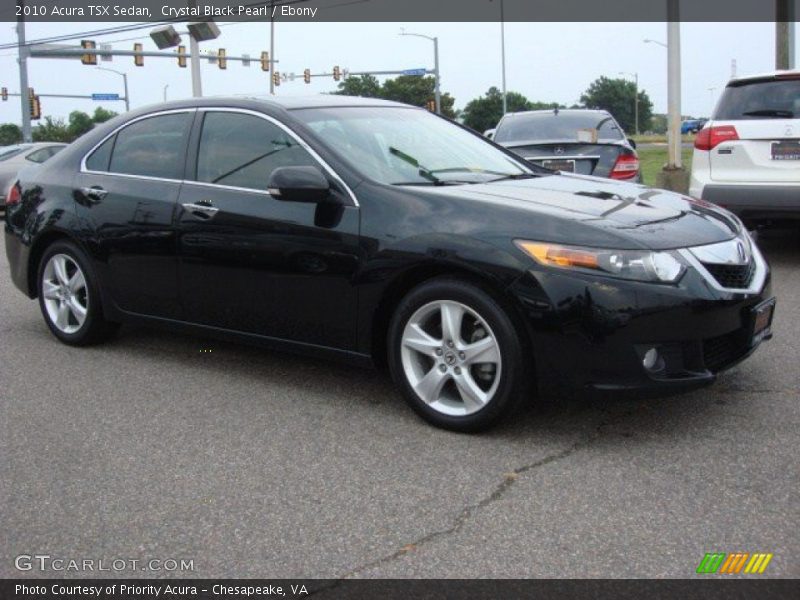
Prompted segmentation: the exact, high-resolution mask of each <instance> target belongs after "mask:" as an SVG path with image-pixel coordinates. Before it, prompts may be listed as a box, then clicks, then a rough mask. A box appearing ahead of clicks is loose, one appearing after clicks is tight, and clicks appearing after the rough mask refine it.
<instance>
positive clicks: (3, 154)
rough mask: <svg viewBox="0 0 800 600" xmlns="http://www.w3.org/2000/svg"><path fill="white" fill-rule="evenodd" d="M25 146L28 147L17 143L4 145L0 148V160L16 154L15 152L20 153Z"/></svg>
mask: <svg viewBox="0 0 800 600" xmlns="http://www.w3.org/2000/svg"><path fill="white" fill-rule="evenodd" d="M27 148H28V146H22V145H19V144H17V145H14V146H5V147H3V148H0V161H3V160H8V159H9V158H11V157H12V156H16V155H17V154H21V153H22V152H24V151H25V150H26V149H27Z"/></svg>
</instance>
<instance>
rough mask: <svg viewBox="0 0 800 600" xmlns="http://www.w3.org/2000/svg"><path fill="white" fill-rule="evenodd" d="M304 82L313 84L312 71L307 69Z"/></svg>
mask: <svg viewBox="0 0 800 600" xmlns="http://www.w3.org/2000/svg"><path fill="white" fill-rule="evenodd" d="M303 81H305V82H306V83H311V69H306V70H305V71H303Z"/></svg>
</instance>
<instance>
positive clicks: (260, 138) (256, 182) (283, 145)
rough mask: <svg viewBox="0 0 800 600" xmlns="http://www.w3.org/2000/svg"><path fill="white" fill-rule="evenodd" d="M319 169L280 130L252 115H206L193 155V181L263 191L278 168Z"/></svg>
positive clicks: (305, 152) (222, 113) (229, 113)
mask: <svg viewBox="0 0 800 600" xmlns="http://www.w3.org/2000/svg"><path fill="white" fill-rule="evenodd" d="M288 166H319V165H318V163H317V162H316V161H315V160H314V158H313V157H312V156H311V155H310V154H309V153H308V152H307V151H306V150H305V149H304V148H303V147H302V146H300V145H299V144H298V143H297V142H296V141H295V139H294V138H292V137H291V136H290V135H288V134H287V133H286V132H285V131H283V129H281V128H280V127H278V126H277V125H274V124H272V123H270V122H269V121H267V120H265V119H262V118H260V117H256V116H253V115H246V114H241V113H233V112H208V113H206V115H205V119H203V131H202V133H201V135H200V148H199V150H198V154H197V181H203V182H206V183H217V184H220V185H231V186H235V187H243V188H249V189H255V190H266V189H267V187H268V186H267V183H268V182H269V178H270V175H271V174H272V171H274V170H275V169H276V168H278V167H288Z"/></svg>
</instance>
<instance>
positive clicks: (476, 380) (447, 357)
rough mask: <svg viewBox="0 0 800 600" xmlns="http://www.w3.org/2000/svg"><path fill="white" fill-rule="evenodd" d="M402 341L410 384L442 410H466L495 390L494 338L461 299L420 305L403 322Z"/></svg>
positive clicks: (457, 412)
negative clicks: (406, 320) (459, 300)
mask: <svg viewBox="0 0 800 600" xmlns="http://www.w3.org/2000/svg"><path fill="white" fill-rule="evenodd" d="M401 346H402V347H401V361H402V365H403V371H404V373H405V376H406V378H407V379H408V382H409V384H410V385H411V387H412V389H413V390H414V392H415V393H416V394H417V396H418V397H419V398H420V399H421V400H422V401H423V402H425V403H426V404H427V405H428V406H430V407H431V408H432V409H434V410H436V411H438V412H440V413H442V414H445V415H451V416H465V415H471V414H473V413H475V412H478V411H479V410H481V409H483V408H484V407H485V406H486V405H487V404H489V402H491V400H492V398H493V397H494V395H495V393H496V392H497V388H498V385H499V383H500V376H501V368H502V360H501V355H500V346H499V345H498V342H497V337H496V336H495V334H494V332H493V331H492V329H491V327H489V325H488V323H487V322H486V320H485V319H484V318H483V317H481V316H480V315H479V314H478V313H477V312H476V311H475V310H473V309H471V308H470V307H468V306H466V305H465V304H461V303H460V302H455V301H452V300H441V301H435V302H430V303H428V304H425V305H424V306H422V307H420V308H419V309H418V310H417V311H416V312H414V314H413V315H411V318H410V319H409V320H408V322H407V323H406V326H405V328H404V330H403V335H402V339H401Z"/></svg>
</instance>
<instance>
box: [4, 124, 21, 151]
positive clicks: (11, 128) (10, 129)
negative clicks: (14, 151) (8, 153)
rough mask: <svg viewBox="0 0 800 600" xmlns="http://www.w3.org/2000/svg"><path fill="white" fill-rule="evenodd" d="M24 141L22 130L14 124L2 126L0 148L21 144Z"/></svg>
mask: <svg viewBox="0 0 800 600" xmlns="http://www.w3.org/2000/svg"><path fill="white" fill-rule="evenodd" d="M21 141H22V129H20V127H19V125H16V124H14V123H3V124H2V125H0V146H8V145H10V144H19V143H20V142H21Z"/></svg>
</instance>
